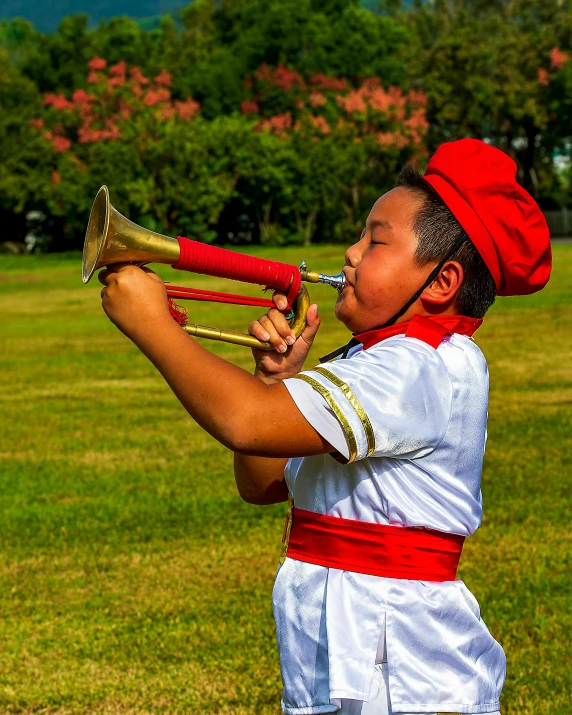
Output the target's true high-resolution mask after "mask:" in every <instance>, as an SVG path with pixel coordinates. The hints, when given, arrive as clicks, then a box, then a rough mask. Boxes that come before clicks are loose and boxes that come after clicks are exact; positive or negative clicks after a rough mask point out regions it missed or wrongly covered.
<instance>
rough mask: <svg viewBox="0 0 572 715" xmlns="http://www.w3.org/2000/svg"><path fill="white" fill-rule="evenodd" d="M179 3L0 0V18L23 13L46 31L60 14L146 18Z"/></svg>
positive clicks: (152, 0)
mask: <svg viewBox="0 0 572 715" xmlns="http://www.w3.org/2000/svg"><path fill="white" fill-rule="evenodd" d="M183 4H186V3H182V2H177V0H51V2H45V0H42V1H40V2H38V0H0V18H1V19H12V18H14V17H24V18H25V19H26V20H29V21H30V22H31V23H32V24H33V25H34V26H35V27H36V28H37V29H38V30H43V31H44V32H50V31H53V30H55V29H56V28H57V26H58V24H59V22H60V20H61V19H62V18H64V17H66V16H67V15H71V14H85V15H88V16H89V19H90V24H93V23H97V21H98V20H101V19H103V18H110V17H117V16H118V15H128V16H129V17H134V18H138V19H141V20H147V21H148V20H152V19H153V18H159V17H160V16H161V15H166V14H168V13H171V12H173V11H174V10H177V9H178V8H179V7H181V6H182V5H183Z"/></svg>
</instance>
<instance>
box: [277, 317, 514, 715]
mask: <svg viewBox="0 0 572 715" xmlns="http://www.w3.org/2000/svg"><path fill="white" fill-rule="evenodd" d="M415 320H416V319H414V321H415ZM420 320H421V321H422V320H426V319H420ZM465 320H468V319H465ZM414 321H411V323H410V324H404V328H403V329H404V330H405V329H407V327H408V325H411V324H413V322H414ZM473 322H474V321H473ZM388 332H389V333H390V334H391V332H394V330H393V331H388ZM408 332H412V333H415V331H409V330H408ZM470 332H471V331H470ZM382 337H383V335H382ZM284 384H285V385H286V387H287V389H288V390H289V392H290V394H291V396H292V397H293V399H294V400H295V402H296V404H297V406H298V407H299V409H300V411H301V412H302V414H303V415H304V416H305V418H306V419H307V420H308V422H309V423H310V424H311V425H312V426H313V427H314V428H315V429H316V430H317V431H318V432H319V433H320V434H321V435H322V436H323V437H324V438H325V439H326V440H327V441H328V442H329V443H330V444H331V445H332V446H333V447H334V448H335V449H336V450H338V452H339V453H340V455H342V457H343V458H344V459H343V461H344V462H345V461H347V463H340V461H338V460H336V459H334V458H333V457H332V456H331V455H320V456H315V457H303V458H295V459H290V460H289V462H288V464H287V467H286V470H285V478H286V482H287V484H288V488H289V490H290V493H291V494H292V496H293V499H294V505H295V506H296V507H298V508H299V509H305V510H308V511H312V512H316V513H318V514H327V515H330V516H339V517H344V518H347V519H357V520H361V521H366V522H373V523H376V524H391V525H395V526H406V527H410V526H424V527H428V528H430V529H436V530H439V531H443V532H450V533H454V534H461V535H464V536H469V535H471V534H472V533H473V532H474V531H475V530H476V529H477V528H478V526H479V525H480V523H481V519H482V508H481V491H480V480H481V468H482V460H483V453H484V448H485V440H486V420H487V403H488V371H487V365H486V361H485V358H484V356H483V354H482V353H481V351H480V349H479V348H478V347H477V346H476V345H475V343H474V342H473V341H472V340H471V339H470V338H469V337H467V336H466V335H462V334H458V333H454V334H452V335H449V336H448V337H445V338H444V339H443V341H442V342H441V343H440V344H439V345H438V347H437V348H434V347H431V345H430V344H428V343H426V342H424V340H423V339H419V338H418V337H417V338H416V337H411V336H410V335H404V334H400V335H392V336H391V337H388V338H386V339H382V340H381V342H377V343H376V344H374V345H373V346H372V347H369V348H368V349H364V348H363V346H362V345H359V346H358V347H356V348H354V349H353V350H352V351H350V353H349V356H348V358H347V359H344V360H338V361H336V362H331V363H327V364H326V365H325V366H323V367H322V366H320V367H316V368H315V369H314V370H309V371H307V372H304V373H301V374H300V375H298V376H297V378H292V379H289V380H285V383H284ZM273 606H274V617H275V621H276V631H277V639H278V645H279V652H280V667H281V672H282V679H283V684H284V690H283V696H282V707H283V710H284V712H285V713H287V714H289V715H302V714H306V713H308V714H310V713H329V712H336V710H337V709H338V705H339V700H340V699H341V698H351V699H355V700H364V701H367V699H368V695H369V692H370V686H371V681H372V676H373V673H374V667H375V662H376V652H377V649H378V644H379V643H380V637H382V636H383V631H384V626H385V633H386V647H387V662H388V668H389V692H390V698H391V706H392V708H393V710H394V711H397V712H407V713H422V712H427V713H435V712H461V713H490V712H494V711H497V710H498V709H499V696H500V692H501V689H502V686H503V683H504V677H505V656H504V653H503V650H502V648H501V646H500V645H499V644H498V643H497V642H496V641H495V640H494V639H493V638H492V636H491V634H490V633H489V631H488V629H487V627H486V625H485V623H484V622H483V620H482V619H481V617H480V613H479V606H478V603H477V601H476V599H475V597H474V596H473V595H472V594H471V593H470V592H469V590H468V589H467V588H466V586H465V585H464V583H463V582H462V581H448V582H443V583H436V582H428V581H413V580H406V579H394V578H381V577H377V576H369V575H364V574H358V573H353V572H351V571H342V570H338V569H333V568H327V567H324V566H317V565H313V564H309V563H305V562H302V561H298V560H294V559H291V558H287V559H286V561H285V562H284V564H283V565H282V566H281V567H280V568H279V570H278V573H277V576H276V582H275V586H274V591H273Z"/></svg>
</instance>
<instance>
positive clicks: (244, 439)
mask: <svg viewBox="0 0 572 715" xmlns="http://www.w3.org/2000/svg"><path fill="white" fill-rule="evenodd" d="M218 439H219V441H220V442H222V444H224V446H225V447H227V448H228V449H230V450H231V451H232V452H234V453H235V454H244V455H245V456H258V455H261V454H263V452H264V448H263V445H264V444H265V441H264V439H263V438H262V437H261V435H260V432H259V431H257V430H254V429H252V428H251V427H250V426H249V425H248V424H245V423H244V422H243V423H242V424H241V423H239V424H234V425H231V426H230V427H229V428H228V429H226V430H225V432H224V434H221V435H220V436H219V437H218Z"/></svg>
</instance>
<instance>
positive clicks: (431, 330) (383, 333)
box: [354, 315, 483, 350]
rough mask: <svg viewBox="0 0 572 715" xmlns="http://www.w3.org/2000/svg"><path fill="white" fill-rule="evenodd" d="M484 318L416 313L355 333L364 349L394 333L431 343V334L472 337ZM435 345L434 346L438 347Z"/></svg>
mask: <svg viewBox="0 0 572 715" xmlns="http://www.w3.org/2000/svg"><path fill="white" fill-rule="evenodd" d="M482 322H483V319H482V318H467V317H466V316H464V315H436V316H431V317H430V318H426V317H424V316H422V315H414V316H413V318H411V320H408V321H407V322H405V323H398V324H397V325H390V326H389V327H388V328H380V329H378V330H368V331H367V332H366V333H357V334H356V335H354V338H355V339H356V340H359V342H360V343H361V344H362V345H363V347H364V350H367V349H368V348H371V346H372V345H376V344H377V343H380V342H381V341H382V340H387V338H392V337H393V336H394V335H404V334H405V335H409V336H410V337H415V338H420V339H421V340H425V342H428V343H429V344H432V342H433V339H432V338H430V337H429V336H430V335H431V336H433V335H434V337H435V339H437V338H438V336H439V335H440V338H439V342H438V343H437V345H438V344H439V343H440V342H441V340H442V339H443V337H444V336H445V335H451V334H452V333H459V334H460V335H467V336H468V337H470V336H471V335H472V334H473V333H474V332H475V331H476V330H477V328H478V327H480V325H481V324H482ZM437 326H441V328H445V330H444V331H443V330H442V329H441V330H435V328H436V327H437ZM437 345H435V346H434V347H437Z"/></svg>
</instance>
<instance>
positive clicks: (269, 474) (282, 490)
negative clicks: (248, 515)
mask: <svg viewBox="0 0 572 715" xmlns="http://www.w3.org/2000/svg"><path fill="white" fill-rule="evenodd" d="M287 461H288V460H287V459H286V458H278V459H276V458H268V457H251V456H249V455H245V454H238V453H236V452H235V454H234V478H235V480H236V486H237V489H238V493H239V494H240V496H241V497H242V498H243V499H244V501H246V502H248V503H249V504H258V505H264V504H277V503H278V502H284V501H286V500H287V499H288V487H287V486H286V482H285V480H284V468H285V467H286V462H287Z"/></svg>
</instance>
